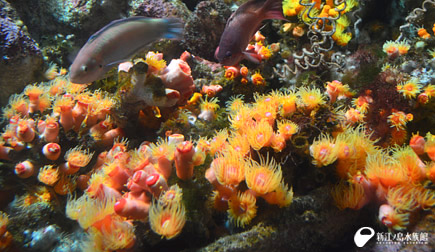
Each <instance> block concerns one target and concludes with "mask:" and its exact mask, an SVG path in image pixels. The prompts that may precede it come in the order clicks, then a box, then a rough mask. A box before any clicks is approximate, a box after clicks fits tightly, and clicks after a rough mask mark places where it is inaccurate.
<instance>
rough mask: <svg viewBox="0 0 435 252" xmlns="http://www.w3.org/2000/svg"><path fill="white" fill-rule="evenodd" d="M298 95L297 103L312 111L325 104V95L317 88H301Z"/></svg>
mask: <svg viewBox="0 0 435 252" xmlns="http://www.w3.org/2000/svg"><path fill="white" fill-rule="evenodd" d="M297 95H298V97H299V99H298V101H297V104H298V106H299V107H301V108H303V109H305V110H307V111H311V110H313V109H316V108H317V107H319V106H320V105H323V104H325V97H324V96H323V94H322V93H321V92H320V89H317V88H312V89H311V88H305V87H301V88H299V90H298V92H297Z"/></svg>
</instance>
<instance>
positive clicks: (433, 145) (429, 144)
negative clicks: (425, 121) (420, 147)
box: [424, 132, 435, 161]
mask: <svg viewBox="0 0 435 252" xmlns="http://www.w3.org/2000/svg"><path fill="white" fill-rule="evenodd" d="M424 152H426V154H427V155H428V156H429V158H430V159H431V160H432V161H435V135H432V134H431V133H430V132H428V133H427V134H426V143H425V144H424Z"/></svg>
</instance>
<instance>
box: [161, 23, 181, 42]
mask: <svg viewBox="0 0 435 252" xmlns="http://www.w3.org/2000/svg"><path fill="white" fill-rule="evenodd" d="M165 21H166V25H167V26H166V32H165V34H163V38H167V39H181V38H182V37H183V33H184V24H183V23H182V22H181V20H180V19H178V18H166V19H165Z"/></svg>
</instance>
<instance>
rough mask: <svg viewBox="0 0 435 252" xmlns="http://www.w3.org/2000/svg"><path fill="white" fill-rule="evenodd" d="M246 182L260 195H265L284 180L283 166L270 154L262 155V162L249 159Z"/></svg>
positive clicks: (246, 168)
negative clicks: (270, 156)
mask: <svg viewBox="0 0 435 252" xmlns="http://www.w3.org/2000/svg"><path fill="white" fill-rule="evenodd" d="M245 177H246V184H247V186H248V187H249V189H251V190H252V191H254V192H255V193H256V194H258V195H264V194H266V193H269V192H273V191H274V190H276V189H277V188H278V187H279V186H280V184H281V181H282V171H281V166H280V165H279V164H277V163H276V162H275V161H274V160H273V159H270V161H269V156H267V157H266V159H264V158H263V157H261V156H260V163H258V162H256V161H255V160H252V159H248V160H247V161H246V167H245Z"/></svg>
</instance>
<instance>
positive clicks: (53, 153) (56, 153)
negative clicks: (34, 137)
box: [42, 143, 61, 161]
mask: <svg viewBox="0 0 435 252" xmlns="http://www.w3.org/2000/svg"><path fill="white" fill-rule="evenodd" d="M60 153H61V148H60V145H59V144H57V143H48V144H46V145H44V147H42V154H44V156H45V157H46V158H47V159H49V160H53V161H54V160H57V159H58V158H59V157H60Z"/></svg>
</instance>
